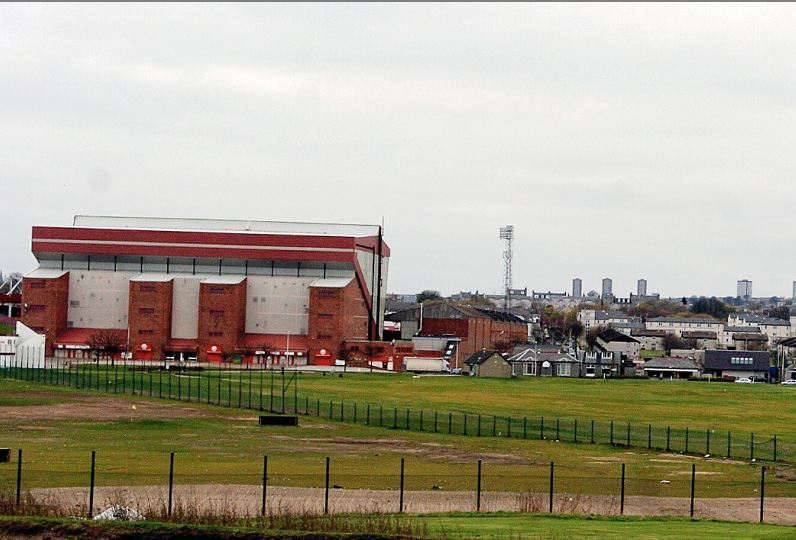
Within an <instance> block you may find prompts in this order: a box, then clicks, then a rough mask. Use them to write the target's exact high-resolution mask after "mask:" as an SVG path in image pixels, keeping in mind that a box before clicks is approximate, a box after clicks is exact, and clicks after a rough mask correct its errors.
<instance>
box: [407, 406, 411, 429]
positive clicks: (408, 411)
mask: <svg viewBox="0 0 796 540" xmlns="http://www.w3.org/2000/svg"><path fill="white" fill-rule="evenodd" d="M411 414H412V412H411V411H410V410H409V409H408V408H407V409H406V429H407V430H409V416H410V415H411Z"/></svg>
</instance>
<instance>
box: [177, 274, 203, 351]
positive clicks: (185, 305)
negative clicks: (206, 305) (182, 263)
mask: <svg viewBox="0 0 796 540" xmlns="http://www.w3.org/2000/svg"><path fill="white" fill-rule="evenodd" d="M206 277H207V276H190V275H182V274H178V275H177V276H175V277H174V286H173V287H174V288H173V290H172V294H173V296H172V304H171V337H173V338H180V339H196V338H198V337H199V283H201V281H202V280H203V279H205V278H206Z"/></svg>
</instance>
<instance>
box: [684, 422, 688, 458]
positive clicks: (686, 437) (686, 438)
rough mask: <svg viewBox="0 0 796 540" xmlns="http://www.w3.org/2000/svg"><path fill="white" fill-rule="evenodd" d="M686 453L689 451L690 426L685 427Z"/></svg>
mask: <svg viewBox="0 0 796 540" xmlns="http://www.w3.org/2000/svg"><path fill="white" fill-rule="evenodd" d="M685 453H686V454H687V453H688V428H685Z"/></svg>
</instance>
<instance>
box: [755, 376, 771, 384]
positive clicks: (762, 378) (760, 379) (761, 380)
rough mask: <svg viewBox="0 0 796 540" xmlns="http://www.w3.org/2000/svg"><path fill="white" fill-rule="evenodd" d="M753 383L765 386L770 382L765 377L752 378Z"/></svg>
mask: <svg viewBox="0 0 796 540" xmlns="http://www.w3.org/2000/svg"><path fill="white" fill-rule="evenodd" d="M752 382H753V383H763V384H765V383H767V382H768V380H767V379H766V378H765V377H752Z"/></svg>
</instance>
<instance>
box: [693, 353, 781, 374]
mask: <svg viewBox="0 0 796 540" xmlns="http://www.w3.org/2000/svg"><path fill="white" fill-rule="evenodd" d="M770 365H771V355H770V354H769V352H768V351H740V350H739V351H724V350H716V349H713V350H707V351H705V366H704V372H705V373H706V374H709V375H711V376H713V377H718V378H740V377H765V378H766V379H767V378H768V372H769V366H770Z"/></svg>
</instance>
